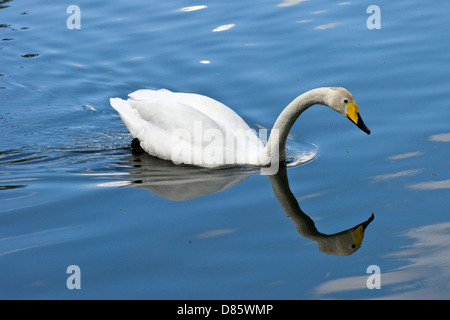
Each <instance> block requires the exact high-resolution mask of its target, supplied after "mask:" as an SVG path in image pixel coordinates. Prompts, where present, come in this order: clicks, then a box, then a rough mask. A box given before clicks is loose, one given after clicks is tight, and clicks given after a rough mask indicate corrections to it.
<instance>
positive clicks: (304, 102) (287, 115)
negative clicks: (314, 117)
mask: <svg viewBox="0 0 450 320" xmlns="http://www.w3.org/2000/svg"><path fill="white" fill-rule="evenodd" d="M327 89H328V88H317V89H313V90H310V91H307V92H305V93H303V94H301V95H299V96H298V97H297V98H295V99H294V100H293V101H292V102H291V103H289V104H288V106H287V107H286V108H285V109H284V110H283V111H282V112H281V113H280V115H279V116H278V118H277V120H276V121H275V124H274V125H273V128H272V132H271V134H270V137H269V140H268V142H267V145H266V148H265V150H264V151H265V152H266V155H267V156H268V157H269V158H270V159H271V161H274V160H275V159H273V158H274V154H275V153H276V151H278V158H279V161H285V160H286V140H287V138H288V135H289V131H290V130H291V128H292V126H293V125H294V123H295V121H296V120H297V118H298V117H299V116H300V115H301V114H302V112H303V111H305V110H306V109H308V108H309V107H311V106H313V105H315V104H322V105H327V102H326V101H325V96H326V92H327Z"/></svg>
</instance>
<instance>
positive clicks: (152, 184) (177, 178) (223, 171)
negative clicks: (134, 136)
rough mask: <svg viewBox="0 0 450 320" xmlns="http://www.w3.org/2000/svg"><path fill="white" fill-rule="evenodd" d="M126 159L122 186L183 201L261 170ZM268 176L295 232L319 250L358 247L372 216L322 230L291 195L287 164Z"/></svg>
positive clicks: (344, 251)
mask: <svg viewBox="0 0 450 320" xmlns="http://www.w3.org/2000/svg"><path fill="white" fill-rule="evenodd" d="M126 159H127V160H128V161H129V162H130V165H131V167H133V168H134V169H135V171H134V172H133V173H132V179H127V181H126V183H125V184H124V185H131V186H134V187H138V188H143V189H146V190H148V191H150V192H151V193H153V194H155V195H157V196H159V197H162V198H165V199H168V200H172V201H186V200H191V199H195V198H198V197H202V196H206V195H208V194H213V193H216V192H221V191H224V190H227V189H229V188H231V187H233V186H235V185H236V184H238V183H240V182H242V181H243V180H245V179H247V178H248V177H250V176H251V175H253V174H257V173H259V172H260V168H257V167H252V166H248V167H242V166H240V167H237V166H229V167H221V168H213V169H211V168H200V167H194V166H183V165H175V164H173V163H172V162H170V161H165V160H161V159H158V158H155V157H152V156H150V155H148V154H146V153H141V154H133V155H130V156H128V157H127V158H126ZM267 177H268V179H269V181H270V183H271V184H272V189H273V192H274V194H275V196H276V197H277V199H278V201H279V202H280V204H281V206H282V208H283V209H284V211H285V212H286V214H287V215H288V216H289V217H290V218H291V219H292V221H293V222H294V223H295V225H296V229H297V232H298V233H299V234H300V235H301V236H302V237H305V238H307V239H310V240H312V241H315V242H316V243H317V244H318V248H319V251H320V252H322V253H325V254H330V255H340V256H342V255H350V254H353V253H354V252H355V251H357V250H358V249H359V248H360V247H361V243H362V241H363V238H364V232H365V230H366V228H367V226H368V225H369V224H370V222H371V221H372V220H373V219H374V216H373V214H372V215H371V216H370V218H369V219H368V220H366V221H364V222H362V223H360V224H358V225H356V226H354V227H352V228H349V229H347V230H344V231H341V232H338V233H335V234H324V233H321V232H319V231H318V230H317V228H316V226H315V224H314V221H313V220H312V219H311V218H310V217H309V216H308V215H307V214H306V213H304V212H303V211H302V210H301V209H300V206H299V204H298V202H297V199H296V198H295V196H294V195H293V194H292V192H291V190H290V188H289V182H288V177H287V171H286V166H281V167H280V169H279V171H278V173H277V174H275V175H272V176H267Z"/></svg>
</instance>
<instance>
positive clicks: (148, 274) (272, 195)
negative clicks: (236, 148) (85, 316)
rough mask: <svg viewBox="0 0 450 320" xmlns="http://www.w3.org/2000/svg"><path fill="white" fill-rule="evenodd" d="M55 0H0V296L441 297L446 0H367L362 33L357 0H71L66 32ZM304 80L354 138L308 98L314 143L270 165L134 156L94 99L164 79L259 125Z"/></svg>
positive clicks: (302, 137)
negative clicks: (76, 284) (352, 236)
mask: <svg viewBox="0 0 450 320" xmlns="http://www.w3.org/2000/svg"><path fill="white" fill-rule="evenodd" d="M72 4H74V3H72V2H71V1H59V2H58V3H57V4H56V3H54V2H51V1H40V2H39V4H37V3H36V2H35V1H30V0H26V1H2V2H0V35H1V36H0V39H1V41H0V56H1V58H0V101H1V102H0V128H1V136H2V140H1V145H0V199H1V206H0V297H1V298H3V299H19V298H20V299H22V298H25V299H60V298H62V299H79V298H87V299H105V298H106V299H115V298H119V299H124V298H125V299H126V298H139V299H329V298H331V299H334V298H336V299H372V298H375V299H377V298H401V299H436V298H439V299H442V298H443V299H447V298H449V297H450V292H449V290H448V286H449V280H450V273H449V272H448V270H449V269H448V265H449V264H450V252H449V249H448V248H449V243H450V221H449V218H448V207H449V200H448V199H449V197H448V195H449V188H450V175H449V174H450V172H449V169H448V168H449V164H450V163H449V159H450V151H449V150H450V149H449V146H450V138H449V136H450V126H449V118H450V111H449V110H450V109H449V105H448V88H449V85H450V83H449V77H448V72H447V66H448V65H449V62H450V61H449V59H450V58H449V56H448V52H449V49H450V41H449V40H450V33H449V32H448V30H447V29H448V14H447V12H448V11H449V10H450V4H448V2H446V1H443V0H438V1H434V2H433V3H432V4H430V3H428V2H425V1H407V2H402V3H397V2H395V3H394V2H388V1H378V2H377V3H376V5H378V6H379V8H380V10H381V29H374V30H370V29H368V28H367V26H366V21H367V19H368V18H369V16H370V15H369V14H367V13H366V10H367V7H368V6H369V5H371V4H373V3H371V2H367V1H363V2H356V1H348V2H347V1H346V2H335V1H319V0H310V1H287V0H285V1H283V0H274V1H246V2H242V1H232V2H230V1H227V2H217V1H209V0H206V1H202V2H198V3H191V2H187V1H179V0H174V1H141V0H134V1H127V2H122V1H95V2H92V1H84V0H83V1H78V3H76V5H78V6H79V7H80V10H81V25H80V26H81V29H68V27H67V19H68V18H69V17H70V14H68V13H67V12H66V10H67V7H68V6H69V5H72ZM320 86H343V87H346V88H347V89H349V90H350V91H351V92H352V93H353V94H354V96H355V98H356V101H357V102H358V105H359V108H360V111H361V115H362V116H363V118H364V121H365V123H366V124H367V126H368V127H369V128H370V129H371V131H372V134H371V135H370V136H367V135H366V134H364V133H363V132H361V131H360V130H359V129H357V128H356V127H355V126H354V125H352V124H351V123H350V122H349V121H348V120H346V119H344V118H343V117H342V116H340V115H339V114H337V113H336V112H333V111H330V110H329V109H327V108H325V107H313V108H311V109H309V110H307V111H306V112H305V113H304V114H302V116H301V118H300V119H299V120H298V121H297V123H296V124H295V125H294V127H293V129H292V131H291V134H292V138H293V143H299V144H302V143H303V145H309V146H311V145H313V146H318V148H319V153H318V156H317V157H316V158H315V159H314V160H313V161H310V162H308V163H306V164H304V165H301V166H295V167H292V168H288V170H287V171H286V175H285V176H284V175H282V174H280V175H279V176H276V177H267V176H264V175H260V174H259V172H258V171H257V170H256V172H255V170H253V169H251V168H240V169H236V168H234V169H229V168H228V169H223V170H217V171H214V172H211V171H208V170H191V169H186V168H182V167H174V166H172V165H171V164H167V163H161V162H159V161H157V159H153V158H151V157H149V156H146V155H133V154H132V152H131V150H130V148H129V145H130V142H131V136H130V135H129V134H128V132H127V130H126V128H125V126H124V125H123V123H122V122H121V120H120V118H119V116H118V115H117V114H116V112H115V111H114V110H113V109H112V108H111V107H110V106H109V98H110V97H121V98H125V97H126V95H127V94H128V93H130V92H132V91H134V90H137V89H140V88H153V89H158V88H167V89H170V90H173V91H181V92H195V93H200V94H204V95H207V96H210V97H212V98H214V99H217V100H219V101H221V102H223V103H225V104H226V105H228V106H230V107H232V108H233V109H234V110H236V111H237V112H238V113H239V114H240V115H241V116H242V117H243V118H244V119H245V120H246V121H248V122H249V123H251V124H252V125H253V124H257V125H260V126H262V127H265V128H270V127H271V126H272V124H273V122H274V120H275V119H276V117H277V116H278V114H279V113H280V111H281V110H282V108H284V106H286V105H287V104H288V103H289V102H290V101H291V100H292V99H294V98H295V97H296V96H297V95H299V94H300V93H302V92H304V91H307V90H309V89H312V88H315V87H320ZM372 213H373V214H374V219H373V221H371V222H370V223H369V224H368V225H367V226H365V227H366V229H365V234H364V239H363V241H362V244H361V246H360V247H359V246H358V245H355V244H354V243H349V246H350V248H348V247H346V249H345V250H344V249H342V248H343V246H338V245H336V243H341V244H342V243H344V244H347V242H346V241H347V240H345V239H347V237H346V235H345V234H344V233H341V232H343V231H346V230H349V229H350V232H353V231H352V230H353V228H354V227H357V226H358V225H360V224H361V223H364V222H367V221H368V219H369V218H370V217H371V215H372ZM347 233H348V231H347ZM336 234H340V236H332V235H336ZM324 239H325V240H324ZM336 239H337V240H336ZM352 245H355V247H353V248H352ZM70 265H78V266H79V267H80V269H81V289H80V290H69V289H68V288H67V286H66V280H67V278H68V276H69V274H67V273H66V269H67V267H68V266H70ZM371 265H376V266H378V267H379V268H380V270H381V288H380V289H372V290H370V289H368V288H367V286H366V281H367V279H368V277H369V276H370V274H368V273H367V268H368V267H369V266H371Z"/></svg>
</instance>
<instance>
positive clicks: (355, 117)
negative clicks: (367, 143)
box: [346, 102, 370, 134]
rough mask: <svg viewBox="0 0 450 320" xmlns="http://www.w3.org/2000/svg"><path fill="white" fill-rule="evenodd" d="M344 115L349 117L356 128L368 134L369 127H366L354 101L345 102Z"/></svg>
mask: <svg viewBox="0 0 450 320" xmlns="http://www.w3.org/2000/svg"><path fill="white" fill-rule="evenodd" d="M346 117H347V118H349V119H350V121H351V122H353V123H354V124H356V126H357V127H358V128H360V129H361V130H362V131H364V132H365V133H367V134H370V130H369V128H367V126H366V124H365V123H364V121H363V119H362V118H361V116H360V115H359V109H358V106H357V105H356V103H353V102H349V103H347V110H346Z"/></svg>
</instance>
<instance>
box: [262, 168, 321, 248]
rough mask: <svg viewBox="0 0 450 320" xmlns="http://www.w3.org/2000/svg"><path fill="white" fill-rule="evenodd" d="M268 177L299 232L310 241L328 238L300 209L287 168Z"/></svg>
mask: <svg viewBox="0 0 450 320" xmlns="http://www.w3.org/2000/svg"><path fill="white" fill-rule="evenodd" d="M267 177H268V178H269V179H270V182H271V184H272V189H273V192H274V194H275V196H276V197H277V199H278V201H279V202H280V204H281V206H282V207H283V210H284V211H285V212H286V214H287V215H288V216H289V217H290V218H291V219H292V221H293V222H294V223H295V226H296V228H297V232H298V233H299V234H300V235H301V236H303V237H305V238H308V239H310V240H318V239H319V238H322V237H324V236H326V235H324V234H322V233H320V232H319V231H318V230H317V228H316V226H315V224H314V221H313V220H312V219H311V218H310V217H309V216H308V215H306V214H305V213H304V212H303V211H302V210H301V209H300V206H299V204H298V202H297V199H296V198H295V196H294V195H293V194H292V192H291V189H290V188H289V182H288V178H287V173H286V167H285V166H282V167H280V169H279V171H278V173H277V174H276V175H273V176H267Z"/></svg>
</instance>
